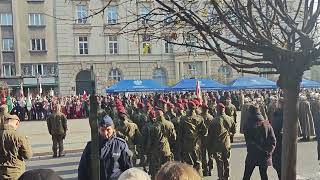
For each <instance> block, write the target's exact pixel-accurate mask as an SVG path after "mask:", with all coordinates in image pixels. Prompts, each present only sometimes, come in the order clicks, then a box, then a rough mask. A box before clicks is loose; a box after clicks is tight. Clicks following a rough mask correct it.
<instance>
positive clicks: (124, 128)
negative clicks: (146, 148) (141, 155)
mask: <svg viewBox="0 0 320 180" xmlns="http://www.w3.org/2000/svg"><path fill="white" fill-rule="evenodd" d="M117 110H118V118H119V123H120V124H119V126H118V127H117V135H118V137H121V138H123V139H124V140H126V141H127V143H128V146H129V149H130V150H131V151H132V152H133V163H134V164H135V163H136V160H137V146H140V145H141V133H140V131H139V128H138V126H137V125H136V124H135V123H133V122H132V121H131V120H130V119H129V118H128V115H127V113H126V110H125V109H124V107H123V106H119V107H117ZM138 148H139V147H138Z"/></svg>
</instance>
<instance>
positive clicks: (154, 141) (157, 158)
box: [147, 109, 177, 178]
mask: <svg viewBox="0 0 320 180" xmlns="http://www.w3.org/2000/svg"><path fill="white" fill-rule="evenodd" d="M157 116H158V118H157V121H156V122H155V123H154V124H153V126H152V127H151V128H150V133H149V136H148V143H147V149H148V150H149V151H150V155H151V156H150V160H149V162H150V166H149V169H150V171H149V173H150V174H151V176H152V178H154V177H155V175H156V173H157V172H158V170H159V169H160V167H161V165H163V164H164V163H166V162H167V161H172V160H173V155H172V151H171V147H170V144H171V142H175V141H176V137H177V136H176V132H175V129H174V125H173V124H172V123H171V122H170V121H168V120H166V119H165V118H164V114H163V111H162V109H158V110H157Z"/></svg>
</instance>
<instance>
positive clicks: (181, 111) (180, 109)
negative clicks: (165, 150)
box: [172, 104, 186, 161]
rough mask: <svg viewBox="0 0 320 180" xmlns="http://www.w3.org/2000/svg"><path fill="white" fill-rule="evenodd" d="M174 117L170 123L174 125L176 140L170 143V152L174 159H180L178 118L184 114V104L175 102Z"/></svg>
mask: <svg viewBox="0 0 320 180" xmlns="http://www.w3.org/2000/svg"><path fill="white" fill-rule="evenodd" d="M176 109H177V110H176V112H177V113H176V115H177V116H176V117H175V118H173V119H172V123H173V125H174V129H175V130H176V133H177V140H176V143H174V144H172V152H173V156H174V160H175V161H180V160H181V148H180V144H179V142H180V138H182V137H181V135H180V134H179V132H180V120H181V117H182V116H185V115H186V114H185V111H184V106H183V104H177V106H176Z"/></svg>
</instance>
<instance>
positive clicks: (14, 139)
mask: <svg viewBox="0 0 320 180" xmlns="http://www.w3.org/2000/svg"><path fill="white" fill-rule="evenodd" d="M31 157H32V150H31V145H30V144H29V142H28V140H27V138H26V137H25V136H23V135H21V134H19V133H18V132H17V131H16V130H14V128H13V127H12V126H10V125H8V124H6V125H4V126H3V127H2V128H1V129H0V179H18V178H19V177H20V175H21V174H22V173H23V172H24V171H25V162H24V160H25V159H30V158H31Z"/></svg>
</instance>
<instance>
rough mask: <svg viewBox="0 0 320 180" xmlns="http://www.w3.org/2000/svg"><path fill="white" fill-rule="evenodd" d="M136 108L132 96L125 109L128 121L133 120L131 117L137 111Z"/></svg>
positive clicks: (134, 99)
mask: <svg viewBox="0 0 320 180" xmlns="http://www.w3.org/2000/svg"><path fill="white" fill-rule="evenodd" d="M137 108H138V107H137V101H136V98H135V97H134V96H132V97H130V104H129V105H128V107H127V108H126V109H127V112H128V116H129V118H130V119H133V115H134V113H135V112H136V111H137Z"/></svg>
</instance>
